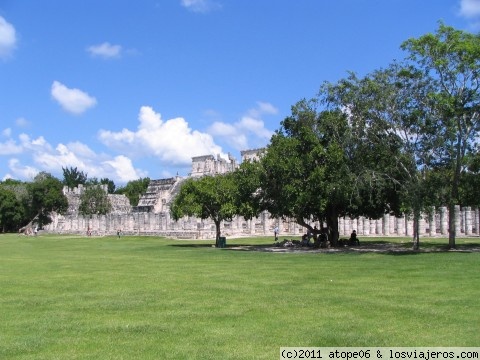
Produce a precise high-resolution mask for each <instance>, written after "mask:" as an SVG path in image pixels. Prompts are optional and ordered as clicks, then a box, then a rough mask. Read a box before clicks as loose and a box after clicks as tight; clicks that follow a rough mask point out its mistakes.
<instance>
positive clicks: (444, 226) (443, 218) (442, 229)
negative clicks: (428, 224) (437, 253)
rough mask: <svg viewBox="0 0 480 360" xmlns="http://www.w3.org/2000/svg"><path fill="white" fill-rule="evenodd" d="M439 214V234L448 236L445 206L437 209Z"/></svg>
mask: <svg viewBox="0 0 480 360" xmlns="http://www.w3.org/2000/svg"><path fill="white" fill-rule="evenodd" d="M438 210H439V212H440V234H442V235H448V211H447V208H446V207H445V206H442V207H441V208H440V209H438Z"/></svg>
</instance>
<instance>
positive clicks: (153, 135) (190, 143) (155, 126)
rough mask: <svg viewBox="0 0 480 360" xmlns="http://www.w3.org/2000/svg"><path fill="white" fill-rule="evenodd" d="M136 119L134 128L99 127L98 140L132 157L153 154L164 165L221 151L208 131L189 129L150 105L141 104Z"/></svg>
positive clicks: (181, 163) (186, 124)
mask: <svg viewBox="0 0 480 360" xmlns="http://www.w3.org/2000/svg"><path fill="white" fill-rule="evenodd" d="M138 120H139V124H138V127H137V130H136V131H131V130H129V129H123V130H121V131H119V132H114V131H110V130H100V132H99V139H100V141H101V142H103V143H104V144H105V145H106V146H108V147H110V148H113V149H116V150H118V151H120V152H122V153H127V154H130V155H131V156H133V157H141V156H150V155H153V156H155V157H157V158H158V159H159V160H160V161H161V162H162V163H164V164H168V165H181V166H188V165H190V164H191V162H192V157H194V156H200V155H210V154H213V155H216V154H221V150H222V149H221V148H220V146H218V145H216V144H215V143H214V141H213V138H212V136H211V135H209V134H207V133H202V132H200V131H196V130H192V129H191V128H190V127H189V125H188V123H187V122H186V121H185V119H183V118H181V117H178V118H174V119H169V120H163V119H162V117H161V115H160V114H159V113H156V112H155V111H154V110H153V109H152V108H151V107H149V106H142V107H141V108H140V112H139V114H138ZM223 155H224V154H223Z"/></svg>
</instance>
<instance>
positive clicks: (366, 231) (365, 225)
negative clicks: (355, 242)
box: [363, 217, 370, 235]
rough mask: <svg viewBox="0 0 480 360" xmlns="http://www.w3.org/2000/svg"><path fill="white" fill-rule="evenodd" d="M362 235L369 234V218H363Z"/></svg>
mask: <svg viewBox="0 0 480 360" xmlns="http://www.w3.org/2000/svg"><path fill="white" fill-rule="evenodd" d="M363 235H370V219H367V218H366V217H364V218H363Z"/></svg>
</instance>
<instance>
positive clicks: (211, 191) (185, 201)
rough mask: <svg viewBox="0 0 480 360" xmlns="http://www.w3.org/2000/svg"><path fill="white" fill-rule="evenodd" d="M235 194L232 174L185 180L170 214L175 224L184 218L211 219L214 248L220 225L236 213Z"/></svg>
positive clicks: (235, 189)
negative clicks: (214, 237) (213, 228)
mask: <svg viewBox="0 0 480 360" xmlns="http://www.w3.org/2000/svg"><path fill="white" fill-rule="evenodd" d="M236 194H237V186H236V184H235V181H234V176H233V174H232V173H229V174H221V175H215V176H202V177H200V178H189V179H187V180H186V181H185V182H184V183H183V184H182V185H181V188H180V191H179V193H178V195H177V196H176V197H175V199H174V201H173V203H172V205H171V207H170V212H171V215H172V217H173V219H175V220H179V219H180V218H182V217H183V216H186V215H188V216H196V217H199V218H201V219H208V218H210V219H212V221H213V222H214V223H215V227H216V239H217V245H218V240H219V237H220V224H221V222H222V221H224V220H228V221H230V220H232V218H233V216H235V215H236V214H237V212H238V209H237V206H236Z"/></svg>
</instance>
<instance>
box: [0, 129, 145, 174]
mask: <svg viewBox="0 0 480 360" xmlns="http://www.w3.org/2000/svg"><path fill="white" fill-rule="evenodd" d="M4 133H5V134H6V135H8V131H7V132H5V131H4ZM13 154H21V156H22V157H21V158H20V156H18V157H15V158H11V159H9V161H8V167H9V169H8V170H9V172H8V173H7V174H6V175H4V177H6V176H8V178H17V179H27V180H31V179H33V178H34V177H35V175H36V174H38V173H39V172H40V171H47V172H49V173H51V174H53V175H55V176H57V177H60V178H61V176H62V173H61V169H62V167H63V168H65V167H77V168H78V169H79V170H80V171H83V172H85V173H86V174H88V177H89V178H92V177H97V178H104V177H107V178H109V179H112V180H113V181H115V182H121V183H126V182H128V181H130V180H136V179H138V178H140V177H145V176H147V173H146V172H145V171H142V170H140V169H136V168H134V166H133V164H132V161H131V160H130V159H129V158H127V157H126V156H123V155H119V156H111V155H107V154H102V153H100V154H97V153H95V152H94V151H93V150H92V149H90V148H89V147H88V146H87V145H85V144H83V143H81V142H71V143H67V144H62V143H60V144H58V145H57V146H56V147H53V146H51V145H50V144H49V143H48V142H47V141H46V140H45V138H44V137H43V136H39V137H37V138H31V137H30V136H29V135H27V134H21V135H19V137H18V142H17V141H15V140H14V139H12V138H10V139H8V140H7V141H6V142H4V143H1V142H0V155H13ZM27 158H29V159H31V160H25V159H27ZM26 161H28V162H29V164H28V165H25V164H23V163H22V162H26Z"/></svg>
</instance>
